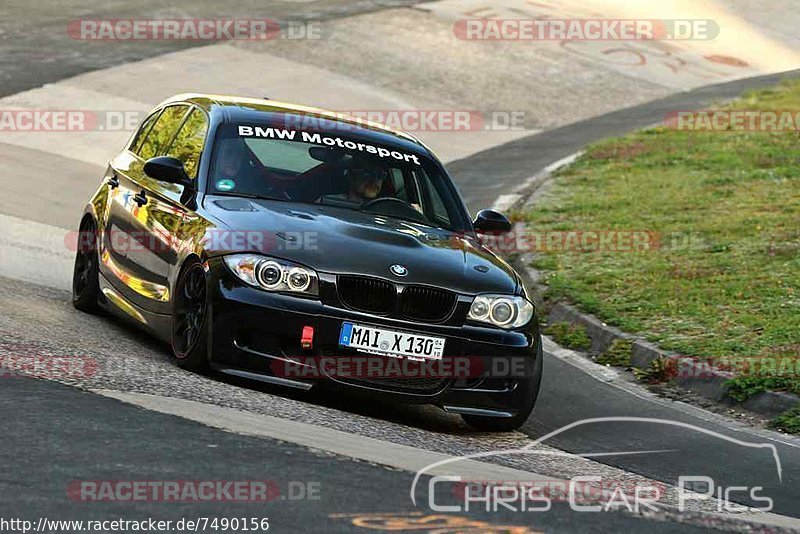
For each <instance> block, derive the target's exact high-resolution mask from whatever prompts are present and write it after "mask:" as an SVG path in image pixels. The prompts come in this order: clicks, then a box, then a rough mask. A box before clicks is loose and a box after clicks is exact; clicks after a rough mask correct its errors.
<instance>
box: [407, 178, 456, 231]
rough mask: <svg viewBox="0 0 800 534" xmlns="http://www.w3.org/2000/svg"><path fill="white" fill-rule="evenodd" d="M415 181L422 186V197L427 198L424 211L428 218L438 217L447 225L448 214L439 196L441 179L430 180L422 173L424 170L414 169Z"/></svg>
mask: <svg viewBox="0 0 800 534" xmlns="http://www.w3.org/2000/svg"><path fill="white" fill-rule="evenodd" d="M414 176H415V177H416V178H417V183H418V184H419V185H420V186H422V190H423V191H422V195H423V198H425V199H427V202H425V204H426V205H427V206H426V207H425V213H426V215H427V216H428V218H430V219H438V220H439V221H440V222H443V223H445V224H447V225H449V224H450V214H449V213H448V212H447V207H446V206H445V205H444V201H443V200H442V197H441V192H440V189H441V188H443V187H444V185H443V184H442V182H441V180H431V179H430V178H428V177H427V176H425V175H424V171H422V170H420V171H414Z"/></svg>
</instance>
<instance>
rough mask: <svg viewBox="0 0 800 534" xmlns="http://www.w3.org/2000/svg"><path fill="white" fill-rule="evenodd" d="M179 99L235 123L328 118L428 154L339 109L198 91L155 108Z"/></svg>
mask: <svg viewBox="0 0 800 534" xmlns="http://www.w3.org/2000/svg"><path fill="white" fill-rule="evenodd" d="M179 102H190V103H192V104H194V105H196V106H198V107H200V108H202V109H204V110H205V111H206V112H207V113H208V114H209V115H213V114H215V113H220V114H222V115H223V118H222V121H223V122H238V121H244V120H247V119H248V118H251V119H257V118H258V116H259V115H262V114H264V113H288V114H292V115H301V116H307V117H312V118H317V119H325V120H328V121H336V122H340V123H344V124H347V125H352V126H354V127H356V128H358V129H359V130H360V131H361V132H362V133H366V134H367V135H369V133H370V132H372V134H373V135H372V137H376V138H377V139H376V140H384V141H386V140H388V139H387V138H392V139H391V140H392V141H394V142H395V143H400V144H403V145H406V146H407V147H408V148H411V147H412V146H413V148H416V149H417V150H421V151H423V152H428V153H430V154H432V152H431V151H430V149H429V148H428V147H427V146H425V144H423V143H422V142H421V141H420V140H419V139H417V138H416V137H414V136H413V135H410V134H408V133H407V132H402V131H399V130H393V129H392V128H389V127H387V126H384V125H382V124H378V123H375V122H370V121H367V120H363V119H360V118H356V117H350V116H348V115H347V114H346V113H342V112H333V111H329V110H325V109H321V108H316V107H312V106H303V105H299V104H290V103H287V102H278V101H276V100H269V99H267V98H263V99H259V98H248V97H241V96H231V95H214V94H202V93H184V94H179V95H175V96H173V97H170V98H168V99H166V100H164V101H163V102H161V103H160V104H159V105H158V106H157V107H161V106H165V105H169V104H175V103H179ZM381 138H382V139H381ZM409 145H411V146H409ZM414 145H416V146H414Z"/></svg>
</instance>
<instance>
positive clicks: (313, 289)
mask: <svg viewBox="0 0 800 534" xmlns="http://www.w3.org/2000/svg"><path fill="white" fill-rule="evenodd" d="M225 264H226V265H227V266H228V268H229V269H230V270H231V271H233V274H235V275H236V276H238V277H239V278H240V279H241V280H242V281H243V282H245V283H247V284H250V285H251V286H256V287H259V288H261V289H265V290H267V291H275V292H283V293H299V294H303V295H313V296H317V295H319V282H318V277H317V273H316V272H315V271H314V270H313V269H309V268H308V267H303V266H302V265H298V264H296V263H292V262H290V261H286V260H279V259H277V258H268V257H266V256H260V255H258V254H231V255H230V256H225Z"/></svg>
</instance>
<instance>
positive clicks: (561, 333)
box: [544, 323, 592, 350]
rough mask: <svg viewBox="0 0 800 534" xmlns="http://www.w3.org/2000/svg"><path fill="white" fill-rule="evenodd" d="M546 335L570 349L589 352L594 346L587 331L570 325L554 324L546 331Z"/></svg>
mask: <svg viewBox="0 0 800 534" xmlns="http://www.w3.org/2000/svg"><path fill="white" fill-rule="evenodd" d="M544 333H545V334H547V335H548V336H550V337H552V338H553V340H554V341H555V342H556V343H558V344H559V345H562V346H564V347H567V348H568V349H575V350H587V349H589V347H591V346H592V341H591V340H590V339H589V336H588V335H586V330H584V329H583V328H581V327H579V326H576V325H573V324H570V323H553V324H551V325H550V326H548V327H547V328H546V329H545V331H544Z"/></svg>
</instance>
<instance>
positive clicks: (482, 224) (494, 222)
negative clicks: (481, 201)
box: [472, 210, 511, 234]
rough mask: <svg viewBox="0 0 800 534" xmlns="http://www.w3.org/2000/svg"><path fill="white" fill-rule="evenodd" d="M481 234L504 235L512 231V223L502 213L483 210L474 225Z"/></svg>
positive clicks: (476, 217)
mask: <svg viewBox="0 0 800 534" xmlns="http://www.w3.org/2000/svg"><path fill="white" fill-rule="evenodd" d="M472 226H474V227H475V231H476V232H478V233H479V234H490V233H491V234H504V233H506V232H510V231H511V222H510V221H509V220H508V219H507V218H506V216H505V215H503V214H502V213H497V212H496V211H492V210H481V211H479V212H478V214H477V215H476V216H475V220H474V221H473V223H472Z"/></svg>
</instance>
